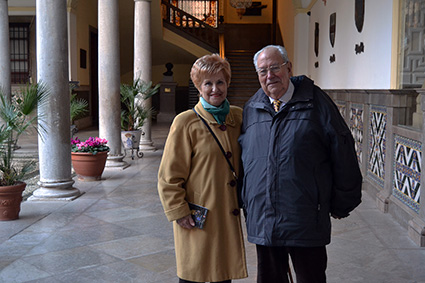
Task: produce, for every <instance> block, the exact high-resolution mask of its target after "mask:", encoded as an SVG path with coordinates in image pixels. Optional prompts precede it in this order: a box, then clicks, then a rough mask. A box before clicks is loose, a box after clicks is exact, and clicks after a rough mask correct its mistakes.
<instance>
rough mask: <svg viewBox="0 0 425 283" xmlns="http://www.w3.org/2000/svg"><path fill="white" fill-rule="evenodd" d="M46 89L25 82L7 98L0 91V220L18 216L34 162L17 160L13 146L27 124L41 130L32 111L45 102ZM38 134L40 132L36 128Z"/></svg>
mask: <svg viewBox="0 0 425 283" xmlns="http://www.w3.org/2000/svg"><path fill="white" fill-rule="evenodd" d="M47 95H48V91H47V88H46V87H45V86H44V85H43V84H42V83H39V84H32V85H26V86H25V87H23V88H22V89H21V93H20V94H13V95H12V96H11V98H10V99H8V98H6V96H5V95H4V94H3V93H2V91H1V90H0V220H14V219H18V218H19V212H20V210H21V201H22V192H23V191H24V190H25V187H26V183H25V182H24V181H23V180H25V178H26V176H27V175H28V174H29V173H30V172H31V171H32V169H33V168H34V167H35V162H34V161H24V162H23V163H18V162H16V160H14V157H15V156H14V149H15V145H16V143H17V141H18V139H19V137H20V136H21V135H22V134H23V133H24V132H25V131H26V130H28V129H29V128H30V127H33V128H34V129H35V130H36V131H37V127H36V126H35V124H36V123H35V122H36V120H37V119H38V118H40V119H39V121H38V125H39V129H41V130H43V129H44V130H45V127H44V124H43V120H42V117H38V115H37V114H36V113H35V112H36V109H37V105H38V104H39V103H43V102H45V101H46V97H47ZM38 133H39V134H41V133H42V132H40V131H38Z"/></svg>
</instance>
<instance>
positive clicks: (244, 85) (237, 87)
mask: <svg viewBox="0 0 425 283" xmlns="http://www.w3.org/2000/svg"><path fill="white" fill-rule="evenodd" d="M255 52H256V51H248V50H233V51H228V52H226V58H227V60H228V61H229V63H230V67H231V69H232V79H231V82H230V87H229V90H228V93H227V98H228V100H229V102H230V104H232V105H237V106H240V107H243V106H244V104H245V102H247V101H248V99H249V98H250V97H251V96H252V95H254V94H255V92H256V91H257V90H258V89H259V88H260V83H259V82H258V77H257V73H256V72H255V67H254V63H253V60H252V59H253V57H254V54H255Z"/></svg>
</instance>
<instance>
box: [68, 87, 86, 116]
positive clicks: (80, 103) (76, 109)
mask: <svg viewBox="0 0 425 283" xmlns="http://www.w3.org/2000/svg"><path fill="white" fill-rule="evenodd" d="M75 87H76V85H75V84H70V86H69V93H70V96H71V109H70V114H71V124H73V123H74V121H75V120H77V119H78V118H80V117H82V116H83V115H84V114H86V113H87V112H88V107H89V103H88V102H87V100H85V99H82V98H77V94H76V93H73V90H74V88H75Z"/></svg>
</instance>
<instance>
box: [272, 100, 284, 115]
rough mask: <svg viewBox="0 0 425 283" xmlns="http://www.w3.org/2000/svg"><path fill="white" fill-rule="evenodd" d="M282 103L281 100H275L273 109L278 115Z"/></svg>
mask: <svg viewBox="0 0 425 283" xmlns="http://www.w3.org/2000/svg"><path fill="white" fill-rule="evenodd" d="M281 103H282V101H280V100H273V108H274V111H275V112H276V113H277V112H279V107H280V104H281Z"/></svg>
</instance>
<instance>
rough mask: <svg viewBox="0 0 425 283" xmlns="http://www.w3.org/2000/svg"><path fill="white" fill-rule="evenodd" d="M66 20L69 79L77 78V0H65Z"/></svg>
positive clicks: (74, 79)
mask: <svg viewBox="0 0 425 283" xmlns="http://www.w3.org/2000/svg"><path fill="white" fill-rule="evenodd" d="M67 2H68V3H67V10H68V14H67V16H68V17H67V20H68V58H69V80H70V81H76V80H77V67H78V56H77V16H76V15H75V11H76V9H77V5H78V1H76V0H74V1H67Z"/></svg>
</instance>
